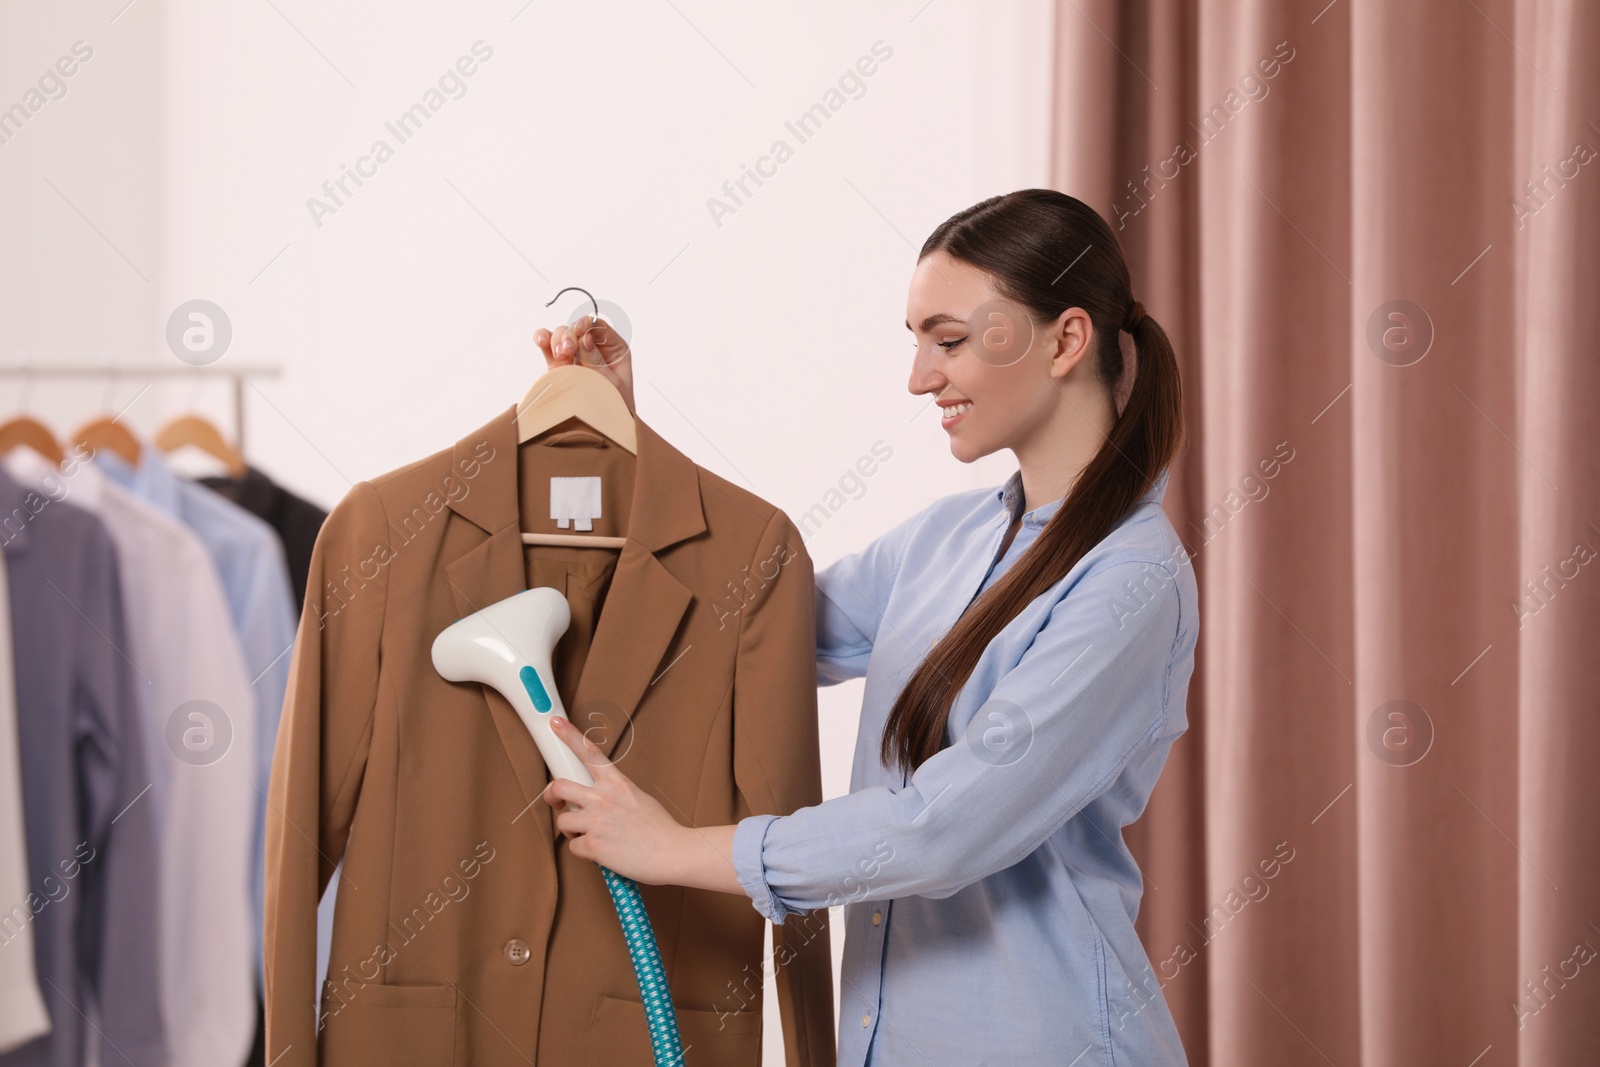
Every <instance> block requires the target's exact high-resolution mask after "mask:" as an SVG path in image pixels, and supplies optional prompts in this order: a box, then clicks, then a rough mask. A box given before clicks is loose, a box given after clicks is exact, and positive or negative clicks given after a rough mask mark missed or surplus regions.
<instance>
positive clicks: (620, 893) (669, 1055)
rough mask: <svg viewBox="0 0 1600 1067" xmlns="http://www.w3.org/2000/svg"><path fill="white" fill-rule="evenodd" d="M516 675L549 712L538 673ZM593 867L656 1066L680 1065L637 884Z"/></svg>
mask: <svg viewBox="0 0 1600 1067" xmlns="http://www.w3.org/2000/svg"><path fill="white" fill-rule="evenodd" d="M517 676H518V677H519V678H521V679H522V686H523V688H524V689H526V690H527V691H528V699H530V700H532V701H533V706H534V707H535V708H537V709H538V710H539V711H540V712H549V711H550V709H551V707H553V704H552V703H551V700H550V694H549V693H547V692H545V688H544V683H543V682H541V681H540V680H539V672H538V671H536V670H534V669H533V668H532V667H530V666H528V665H527V664H523V666H522V669H521V670H520V671H518V672H517ZM597 866H599V867H600V877H602V878H604V879H605V882H606V889H607V890H609V891H610V893H611V904H612V906H613V907H615V908H616V909H617V918H618V919H619V920H620V921H621V922H622V936H623V938H624V940H626V941H627V943H628V958H629V959H630V960H632V961H633V976H634V978H635V979H636V980H637V981H638V983H639V997H640V999H641V1000H642V1001H643V1002H644V1017H645V1023H646V1024H647V1025H648V1026H649V1028H650V1048H651V1051H652V1052H654V1054H655V1058H656V1067H683V1040H682V1038H681V1037H679V1035H678V1016H677V1014H676V1013H675V1012H674V1011H673V1009H672V990H671V988H670V987H669V986H668V985H667V972H666V968H664V967H662V966H661V950H660V949H659V948H658V947H657V946H656V935H655V931H654V930H653V929H652V928H651V926H650V913H649V912H647V911H645V907H644V898H643V897H641V896H640V895H639V885H638V883H636V882H635V881H634V880H633V879H632V878H629V877H627V876H625V875H621V874H618V873H617V872H616V871H613V870H612V869H611V868H609V867H606V866H604V865H600V864H597Z"/></svg>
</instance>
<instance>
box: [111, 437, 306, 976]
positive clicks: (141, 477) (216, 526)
mask: <svg viewBox="0 0 1600 1067" xmlns="http://www.w3.org/2000/svg"><path fill="white" fill-rule="evenodd" d="M95 463H96V464H97V465H98V466H99V467H100V469H101V470H103V471H104V472H105V473H106V474H107V475H109V476H110V477H111V478H112V479H113V480H114V481H116V482H117V484H119V485H121V486H122V487H123V488H125V489H128V490H130V491H131V492H133V493H134V495H136V496H138V497H140V498H141V499H143V500H145V501H147V502H148V503H151V504H154V505H155V506H156V507H158V508H160V509H161V510H162V511H164V512H166V513H167V514H168V515H171V516H173V517H175V518H177V519H178V520H179V521H181V522H182V523H183V524H184V525H185V526H188V527H189V528H190V529H191V530H193V531H194V532H195V534H196V535H198V536H199V538H200V541H201V543H203V544H204V545H205V546H206V550H207V551H208V552H209V553H210V555H211V559H212V562H213V563H214V564H215V565H216V568H217V574H218V576H219V577H220V578H221V579H222V588H223V592H224V593H225V594H226V596H227V598H228V613H229V614H230V615H231V616H232V617H233V623H234V627H235V628H236V629H237V630H238V633H239V644H240V647H241V648H243V650H244V657H245V666H246V668H247V669H248V670H249V672H250V678H251V687H252V688H253V689H254V691H255V694H256V700H257V708H258V714H257V716H256V725H257V731H258V733H257V745H256V753H257V766H256V783H255V784H256V794H257V795H256V798H255V817H254V827H253V829H252V832H251V846H250V856H251V860H250V899H251V914H252V920H253V924H254V930H253V931H252V935H251V936H252V940H253V941H254V946H253V947H254V953H255V967H256V974H257V977H258V978H263V979H264V971H263V961H262V955H261V953H262V936H263V920H264V914H265V899H264V898H265V881H264V879H265V846H266V812H267V782H268V779H269V778H270V776H271V772H272V751H273V747H274V746H275V745H276V743H277V738H278V720H279V719H280V718H281V717H282V715H283V698H284V695H285V694H286V693H287V691H288V688H289V662H290V658H291V652H292V650H293V645H294V638H295V628H296V627H297V626H298V624H299V621H300V620H299V611H298V610H297V609H296V607H295V600H294V587H293V585H292V584H291V583H290V580H289V564H288V562H287V560H286V559H285V557H284V553H283V544H282V542H281V541H279V540H278V535H277V533H276V532H275V531H274V530H273V529H272V527H271V526H269V525H267V523H266V522H264V521H262V520H261V519H259V518H257V517H256V516H255V515H252V514H251V513H250V512H248V511H246V510H245V509H244V508H242V507H240V506H239V505H238V504H235V503H234V502H233V501H231V500H229V499H227V498H226V497H224V496H222V494H220V493H218V492H217V491H216V490H214V489H207V488H206V487H205V486H203V485H201V484H199V483H198V482H194V481H191V480H190V479H188V478H185V477H183V476H182V475H180V474H179V473H178V472H177V471H175V470H173V469H172V467H171V466H170V465H168V463H167V462H166V460H164V459H163V458H162V457H161V453H160V452H159V451H158V450H157V449H155V448H152V447H150V446H149V445H146V446H145V447H144V449H143V450H142V452H141V453H140V456H139V465H138V466H137V467H130V466H128V464H126V463H124V462H123V461H122V460H121V459H120V458H119V457H118V456H117V455H116V454H115V453H112V452H110V451H107V450H104V449H102V450H101V451H99V452H97V453H96V455H95ZM263 984H265V983H264V982H263Z"/></svg>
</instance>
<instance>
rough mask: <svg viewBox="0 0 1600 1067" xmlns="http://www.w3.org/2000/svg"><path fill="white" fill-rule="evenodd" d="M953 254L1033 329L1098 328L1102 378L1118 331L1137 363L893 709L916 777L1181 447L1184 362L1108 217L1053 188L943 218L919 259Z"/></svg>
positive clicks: (891, 737) (905, 762) (899, 754)
mask: <svg viewBox="0 0 1600 1067" xmlns="http://www.w3.org/2000/svg"><path fill="white" fill-rule="evenodd" d="M940 251H942V252H945V253H946V254H948V255H950V256H953V257H954V258H956V259H959V260H961V261H963V262H965V263H968V264H971V265H972V266H974V267H977V268H979V269H980V270H983V271H987V272H988V273H989V275H990V276H991V278H992V282H993V285H994V287H995V289H996V290H997V291H998V292H999V293H1000V294H1001V295H1002V296H1004V297H1006V298H1007V299H1009V300H1012V301H1015V302H1016V303H1017V304H1020V305H1021V306H1022V307H1024V308H1026V309H1027V311H1028V314H1029V315H1031V316H1032V317H1033V319H1034V322H1035V324H1037V325H1040V326H1042V325H1044V324H1046V323H1053V322H1054V321H1055V320H1056V319H1057V318H1058V317H1059V316H1060V315H1061V313H1062V312H1063V311H1065V310H1067V309H1068V308H1072V307H1079V308H1082V309H1083V310H1084V311H1086V312H1088V313H1089V319H1090V321H1091V322H1093V324H1094V346H1095V347H1094V353H1093V358H1094V364H1093V366H1094V372H1095V377H1096V378H1097V379H1098V380H1099V381H1101V382H1104V383H1105V384H1106V387H1107V388H1108V389H1112V388H1114V387H1115V385H1116V383H1117V382H1118V380H1119V379H1120V378H1121V377H1122V372H1123V359H1122V348H1121V345H1120V342H1119V336H1120V335H1119V331H1120V330H1121V329H1122V328H1123V327H1124V324H1126V323H1129V322H1130V319H1131V320H1132V325H1131V329H1130V332H1131V333H1132V335H1133V342H1134V345H1135V346H1136V351H1137V353H1138V357H1137V360H1136V362H1135V372H1136V373H1135V378H1134V383H1133V389H1132V391H1131V392H1130V393H1129V395H1128V401H1127V404H1126V406H1125V407H1124V408H1123V410H1122V414H1121V415H1119V416H1117V420H1116V423H1115V424H1114V425H1113V426H1112V428H1111V433H1110V436H1109V437H1107V439H1106V441H1105V443H1104V444H1102V445H1101V446H1100V449H1099V451H1097V452H1096V453H1095V455H1094V458H1093V459H1091V460H1090V461H1089V463H1088V465H1087V466H1085V467H1084V468H1083V470H1082V471H1081V472H1080V473H1079V475H1078V477H1077V479H1076V480H1075V481H1074V482H1073V484H1072V487H1071V490H1070V491H1069V492H1068V494H1067V497H1066V499H1065V500H1064V501H1063V502H1062V505H1061V507H1060V508H1058V509H1057V510H1056V513H1055V514H1054V515H1053V516H1052V517H1051V519H1050V521H1049V522H1048V523H1046V524H1045V527H1044V529H1043V530H1041V531H1040V533H1039V536H1038V538H1037V539H1036V540H1035V541H1034V542H1033V544H1031V545H1029V546H1028V549H1027V551H1026V552H1024V553H1023V554H1022V556H1021V558H1020V559H1018V560H1017V562H1016V563H1015V564H1013V565H1012V566H1011V567H1010V569H1008V570H1007V571H1006V572H1005V574H1004V575H1002V576H1001V577H1000V578H999V580H997V581H996V582H995V583H994V585H992V586H990V587H989V589H988V590H986V591H985V592H984V594H983V595H982V596H980V597H978V598H977V599H976V600H975V601H973V603H972V604H971V605H970V606H969V607H968V608H967V610H966V611H965V612H964V613H963V614H962V616H961V618H960V619H958V620H957V621H956V624H955V625H954V626H952V627H951V628H950V630H949V632H948V633H946V634H945V635H944V636H943V637H942V638H940V639H939V641H938V643H936V644H935V645H934V646H933V648H932V649H931V650H930V651H929V652H928V655H927V657H926V658H924V659H923V661H922V663H921V664H919V665H918V667H917V669H916V670H915V671H914V672H913V673H912V675H911V678H910V680H909V681H907V682H906V685H905V688H904V689H902V690H901V691H900V695H899V697H897V698H896V699H895V703H894V708H893V709H892V710H891V711H890V713H889V719H888V721H887V723H886V724H885V725H884V731H883V741H882V744H881V746H880V750H879V759H880V760H881V761H882V763H883V765H884V766H885V767H887V766H889V765H890V761H891V760H892V759H893V760H898V761H899V763H900V765H901V766H902V767H904V768H907V769H908V770H915V769H916V768H917V767H918V766H920V765H921V764H922V762H923V761H924V760H926V759H928V758H929V757H931V756H932V755H933V754H934V753H936V752H938V751H939V750H940V749H942V748H943V747H944V746H945V744H946V738H945V729H946V725H947V721H948V719H949V717H950V706H951V705H952V704H953V703H954V701H955V698H956V695H957V694H958V693H959V692H960V690H961V687H962V686H964V685H965V684H966V683H967V680H968V678H970V677H971V675H972V669H973V668H974V667H975V666H976V665H977V663H978V658H979V656H981V655H982V654H983V650H984V649H985V648H986V647H988V644H989V642H990V640H991V639H993V638H994V636H995V635H996V634H998V633H999V632H1000V631H1001V630H1002V629H1004V628H1005V626H1006V624H1007V623H1009V622H1010V621H1011V620H1012V619H1014V618H1016V617H1017V615H1018V614H1020V613H1021V611H1022V609H1023V608H1025V607H1026V606H1027V605H1028V604H1029V603H1030V602H1031V601H1032V600H1033V599H1034V598H1035V597H1037V596H1039V595H1040V594H1041V593H1043V592H1044V591H1045V590H1047V589H1049V588H1050V587H1051V586H1052V585H1054V584H1055V583H1056V582H1058V581H1060V580H1061V578H1062V577H1064V576H1065V575H1066V573H1067V572H1068V571H1070V570H1071V569H1072V568H1073V566H1074V565H1076V564H1077V562H1078V561H1079V560H1080V559H1082V558H1083V555H1084V553H1086V552H1088V551H1089V550H1090V549H1091V548H1093V547H1094V546H1095V545H1096V544H1098V543H1099V542H1100V541H1101V540H1102V539H1103V538H1104V537H1105V536H1106V535H1107V534H1108V533H1110V532H1111V529H1112V527H1114V526H1115V525H1116V524H1117V522H1118V521H1119V520H1120V519H1122V518H1123V516H1125V515H1126V514H1127V513H1128V511H1129V509H1130V508H1132V507H1133V506H1134V504H1136V503H1138V501H1139V498H1140V497H1142V496H1143V495H1144V494H1145V492H1146V491H1147V490H1148V489H1149V488H1150V486H1151V484H1152V483H1153V482H1154V481H1155V479H1156V477H1157V476H1158V475H1159V474H1160V473H1161V471H1162V470H1163V469H1164V468H1165V467H1166V466H1167V464H1168V463H1169V462H1170V461H1171V460H1172V457H1173V456H1174V455H1175V454H1176V453H1177V451H1178V449H1179V448H1180V447H1182V444H1183V437H1184V428H1183V392H1182V388H1181V385H1180V383H1179V381H1178V360H1177V356H1176V355H1175V354H1174V353H1173V350H1172V342H1171V341H1170V340H1168V338H1167V333H1166V331H1165V330H1163V329H1162V328H1161V325H1160V324H1159V323H1158V322H1156V320H1155V319H1153V318H1151V317H1150V316H1149V315H1140V314H1139V313H1138V312H1136V311H1135V308H1136V307H1139V308H1140V311H1142V307H1140V306H1139V305H1137V304H1136V302H1135V301H1134V298H1133V293H1132V291H1131V286H1130V283H1129V280H1128V265H1127V263H1126V262H1125V261H1124V260H1123V257H1122V248H1121V246H1120V245H1119V244H1118V243H1117V238H1116V235H1115V234H1113V233H1112V232H1111V227H1110V226H1108V225H1106V221H1105V219H1103V218H1101V217H1100V215H1099V214H1098V213H1096V212H1095V210H1094V209H1093V208H1091V207H1089V206H1088V205H1087V204H1085V203H1083V201H1081V200H1077V199H1075V198H1073V197H1070V196H1067V195H1066V194H1065V193H1060V192H1057V191H1055V190H1053V189H1022V190H1019V191H1017V192H1014V193H1008V194H1006V195H1005V196H995V197H990V198H989V199H988V200H984V201H982V202H981V203H978V204H974V205H973V206H972V207H969V208H967V209H966V210H965V211H962V212H960V213H958V214H956V215H953V216H951V217H950V218H949V219H947V220H946V221H945V222H944V223H943V224H942V225H940V226H939V228H938V229H936V230H934V231H933V233H932V234H931V235H930V236H929V237H928V239H927V241H926V242H924V243H923V245H922V251H921V252H920V253H918V256H917V258H918V260H919V261H920V260H921V259H922V258H923V257H925V256H927V255H929V254H930V253H932V252H940Z"/></svg>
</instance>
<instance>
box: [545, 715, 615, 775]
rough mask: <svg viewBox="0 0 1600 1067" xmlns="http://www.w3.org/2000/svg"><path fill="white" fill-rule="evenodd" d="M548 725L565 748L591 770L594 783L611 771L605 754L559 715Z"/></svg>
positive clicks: (553, 717) (552, 717)
mask: <svg viewBox="0 0 1600 1067" xmlns="http://www.w3.org/2000/svg"><path fill="white" fill-rule="evenodd" d="M550 725H551V727H552V728H553V729H554V730H555V732H556V736H557V737H559V738H561V740H562V741H564V742H566V745H567V747H568V748H570V749H572V751H574V752H576V753H577V754H578V758H579V759H581V760H583V762H584V763H586V764H588V765H589V767H591V768H592V769H593V771H592V773H593V774H594V776H595V780H596V781H598V780H599V778H600V776H601V775H602V774H604V773H606V772H607V771H609V770H610V769H611V761H610V760H608V759H606V757H605V753H603V752H601V751H600V749H599V748H597V747H596V746H595V743H594V742H593V741H590V740H589V739H588V738H587V737H586V736H584V733H583V731H582V730H579V729H578V728H577V727H575V726H573V725H572V723H570V722H568V721H567V720H566V719H564V718H562V717H561V716H560V715H553V716H551V717H550Z"/></svg>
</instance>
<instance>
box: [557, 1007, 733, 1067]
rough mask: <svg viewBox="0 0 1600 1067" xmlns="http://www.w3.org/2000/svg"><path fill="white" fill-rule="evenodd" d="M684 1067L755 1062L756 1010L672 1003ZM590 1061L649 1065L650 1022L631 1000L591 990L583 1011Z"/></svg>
mask: <svg viewBox="0 0 1600 1067" xmlns="http://www.w3.org/2000/svg"><path fill="white" fill-rule="evenodd" d="M677 1014H678V1036H679V1038H681V1039H682V1041H683V1062H684V1067H760V1064H761V1012H760V1011H759V1010H756V1011H727V1012H724V1011H691V1010H689V1009H687V1008H678V1009H677ZM588 1062H589V1064H590V1067H653V1065H654V1064H655V1062H656V1061H655V1056H654V1053H653V1052H652V1051H651V1048H650V1028H649V1024H648V1023H646V1021H645V1014H644V1005H643V1004H642V1003H640V1002H639V1001H637V1000H624V999H623V998H621V997H608V996H606V995H605V994H604V993H600V994H596V996H595V998H594V1012H593V1013H592V1014H591V1015H590V1016H589V1061H588Z"/></svg>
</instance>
